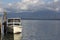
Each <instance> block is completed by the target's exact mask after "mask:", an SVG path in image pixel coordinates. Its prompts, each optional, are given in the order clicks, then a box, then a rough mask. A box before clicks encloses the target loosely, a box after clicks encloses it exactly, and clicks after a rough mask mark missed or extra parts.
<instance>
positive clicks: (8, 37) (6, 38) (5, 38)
mask: <svg viewBox="0 0 60 40" xmlns="http://www.w3.org/2000/svg"><path fill="white" fill-rule="evenodd" d="M2 40H14V35H13V34H5V35H4V36H3V38H2Z"/></svg>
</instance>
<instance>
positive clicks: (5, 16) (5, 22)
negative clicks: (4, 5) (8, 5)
mask: <svg viewBox="0 0 60 40" xmlns="http://www.w3.org/2000/svg"><path fill="white" fill-rule="evenodd" d="M3 21H4V23H3V25H4V34H6V31H7V30H6V29H7V13H6V11H4V14H3Z"/></svg>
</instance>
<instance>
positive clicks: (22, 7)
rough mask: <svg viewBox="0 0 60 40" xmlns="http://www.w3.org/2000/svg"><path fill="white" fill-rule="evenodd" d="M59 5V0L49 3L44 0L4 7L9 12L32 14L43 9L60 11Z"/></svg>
mask: <svg viewBox="0 0 60 40" xmlns="http://www.w3.org/2000/svg"><path fill="white" fill-rule="evenodd" d="M59 4H60V1H59V0H53V1H48V2H45V1H43V0H22V1H20V2H16V3H8V4H7V5H6V7H4V9H6V11H7V12H30V11H36V10H42V9H43V10H44V9H47V10H52V11H59V10H60V5H59ZM0 10H2V9H0Z"/></svg>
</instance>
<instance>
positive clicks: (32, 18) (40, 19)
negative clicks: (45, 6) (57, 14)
mask: <svg viewBox="0 0 60 40" xmlns="http://www.w3.org/2000/svg"><path fill="white" fill-rule="evenodd" d="M21 20H60V19H34V18H22V19H21Z"/></svg>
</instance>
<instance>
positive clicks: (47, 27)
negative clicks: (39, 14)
mask: <svg viewBox="0 0 60 40" xmlns="http://www.w3.org/2000/svg"><path fill="white" fill-rule="evenodd" d="M22 26H23V31H22V40H60V20H22ZM11 36H12V35H11ZM13 36H14V37H15V38H14V37H13ZM13 36H12V38H13V39H12V40H20V35H18V34H17V35H16V34H14V35H13ZM5 38H7V36H5ZM9 38H11V37H9ZM7 39H8V38H7Z"/></svg>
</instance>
